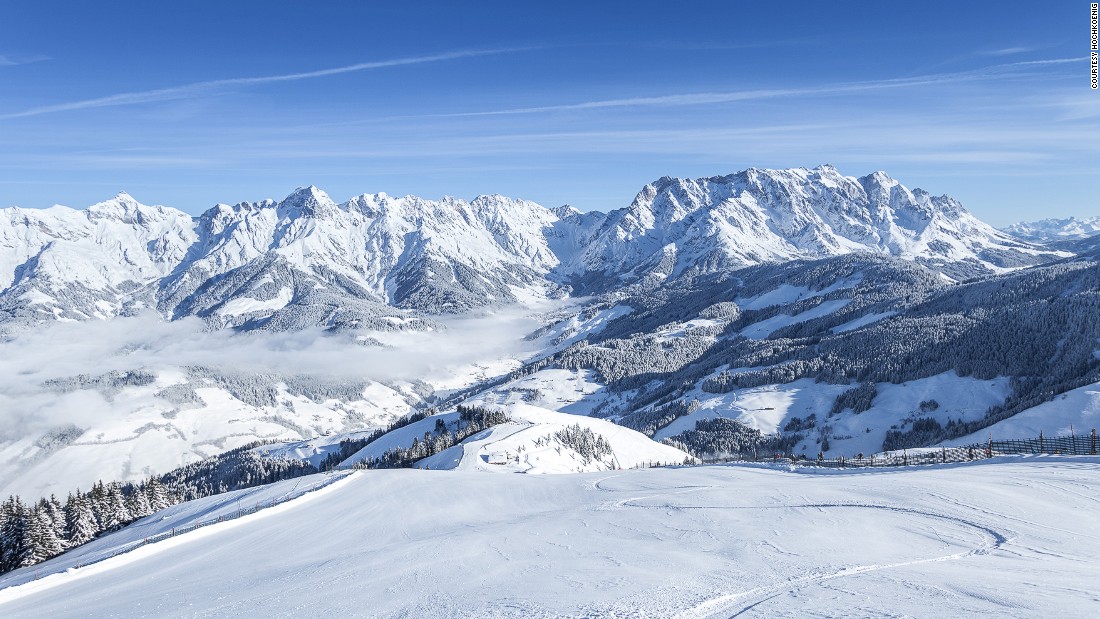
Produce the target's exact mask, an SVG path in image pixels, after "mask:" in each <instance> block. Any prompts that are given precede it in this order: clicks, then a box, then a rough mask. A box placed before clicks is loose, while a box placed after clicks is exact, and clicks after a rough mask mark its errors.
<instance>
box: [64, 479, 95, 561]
mask: <svg viewBox="0 0 1100 619" xmlns="http://www.w3.org/2000/svg"><path fill="white" fill-rule="evenodd" d="M65 524H66V529H67V530H66V533H67V534H68V535H67V537H68V538H69V546H70V547H72V546H79V545H81V544H85V543H87V542H89V541H91V540H92V539H94V538H95V536H96V534H97V533H99V525H98V524H97V521H96V517H95V512H94V511H93V510H92V502H91V499H90V498H89V497H87V496H86V495H82V494H80V492H79V491H78V492H77V493H76V495H71V494H70V495H69V500H68V501H66V502H65Z"/></svg>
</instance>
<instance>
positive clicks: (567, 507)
mask: <svg viewBox="0 0 1100 619" xmlns="http://www.w3.org/2000/svg"><path fill="white" fill-rule="evenodd" d="M1098 485H1100V459H1098V458H1087V457H1082V458H1075V459H1070V458H1056V457H1046V458H1038V457H1036V458H1026V459H1025V458H1016V459H1010V458H1003V459H999V460H998V461H993V462H985V463H981V464H969V465H958V466H946V467H928V468H911V469H906V470H876V471H867V472H847V471H845V472H838V473H836V474H822V475H814V474H799V473H794V472H788V471H784V470H774V469H764V468H749V467H694V468H682V469H646V470H637V471H619V472H614V473H592V474H583V475H544V476H530V475H488V474H484V473H478V472H463V471H453V472H436V471H430V472H429V471H415V470H392V471H363V472H358V473H355V474H352V475H350V476H349V477H348V478H347V479H346V480H344V481H339V482H337V483H335V484H333V485H332V486H330V487H328V488H326V489H324V490H320V491H318V492H314V493H311V494H309V495H307V496H306V497H305V498H303V499H300V500H299V501H292V502H290V503H287V504H285V505H283V506H282V508H281V509H280V508H276V509H277V510H278V511H273V512H271V513H269V514H264V513H263V512H260V513H258V514H256V515H253V516H248V517H245V518H242V519H241V520H237V521H234V522H232V523H227V524H224V525H214V526H211V527H207V528H205V529H202V530H200V531H199V532H196V533H192V534H186V535H184V536H180V537H177V538H174V543H162V544H154V545H151V546H147V547H146V548H145V549H143V550H140V551H137V553H131V555H128V556H121V557H117V558H115V559H110V560H107V561H104V562H102V563H99V564H96V565H93V566H90V567H85V568H80V569H76V570H71V571H68V572H60V573H55V572H58V570H59V569H64V568H63V566H62V565H63V564H61V563H59V561H57V560H54V561H51V562H49V563H46V564H43V565H42V566H40V568H39V572H40V574H41V575H42V576H43V577H44V578H42V579H41V580H39V581H37V582H32V583H29V584H27V585H24V586H20V587H15V588H11V589H7V590H3V591H0V615H2V616H4V617H13V618H14V617H46V616H48V617H74V616H82V617H83V616H97V617H107V616H126V617H140V616H175V617H210V616H219V617H220V616H225V617H238V616H264V617H284V616H285V617H290V616H305V615H309V616H318V615H333V616H373V617H563V616H569V617H581V616H583V617H684V618H687V617H730V616H735V615H736V616H740V617H769V618H774V617H807V616H858V617H868V616H876V617H887V616H888V617H904V616H917V617H927V616H938V617H961V616H996V617H1035V616H1040V615H1041V616H1056V617H1092V616H1095V612H1096V609H1097V607H1098V604H1100V596H1098V595H1097V593H1096V583H1097V582H1100V563H1098V562H1097V561H1096V558H1095V552H1094V549H1095V548H1096V545H1097V542H1098V541H1100V533H1098V531H1097V529H1096V526H1095V524H1096V521H1095V518H1093V517H1092V515H1093V514H1095V511H1096V507H1097V505H1096V501H1097V498H1096V493H1095V490H1094V489H1095V488H1096V487H1098ZM221 500H224V499H222V498H220V497H211V498H208V499H204V500H203V501H200V502H196V503H197V505H195V506H193V508H194V509H195V510H196V512H198V511H201V509H200V508H201V506H202V505H203V504H205V503H206V502H214V501H221ZM117 535H126V533H125V531H124V532H122V533H120V534H117ZM854 542H855V543H854ZM18 575H19V573H16V574H14V575H13V576H18ZM23 576H24V577H25V576H26V572H23ZM9 578H11V577H9ZM9 582H10V581H9Z"/></svg>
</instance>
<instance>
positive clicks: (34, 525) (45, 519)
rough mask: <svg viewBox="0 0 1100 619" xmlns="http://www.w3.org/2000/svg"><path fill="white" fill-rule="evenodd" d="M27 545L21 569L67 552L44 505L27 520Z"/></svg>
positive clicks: (36, 508) (40, 505) (37, 508)
mask: <svg viewBox="0 0 1100 619" xmlns="http://www.w3.org/2000/svg"><path fill="white" fill-rule="evenodd" d="M26 545H27V548H26V552H25V553H24V554H23V558H22V562H21V563H20V567H27V566H31V565H34V564H36V563H41V562H43V561H45V560H46V559H49V558H51V557H56V556H57V555H59V554H61V553H62V551H64V550H65V549H64V547H63V546H62V544H61V540H60V539H58V537H57V534H56V533H55V532H54V528H53V520H51V519H50V514H49V511H48V510H47V508H46V507H45V506H44V505H42V504H39V505H38V506H37V507H35V509H34V511H33V512H31V514H30V517H29V518H28V519H27V529H26Z"/></svg>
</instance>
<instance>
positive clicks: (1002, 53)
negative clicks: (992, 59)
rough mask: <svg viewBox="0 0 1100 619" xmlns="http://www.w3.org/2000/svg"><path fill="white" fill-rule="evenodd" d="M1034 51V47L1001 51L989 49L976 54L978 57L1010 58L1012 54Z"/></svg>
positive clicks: (1002, 49) (1003, 48) (1011, 48)
mask: <svg viewBox="0 0 1100 619" xmlns="http://www.w3.org/2000/svg"><path fill="white" fill-rule="evenodd" d="M1033 51H1035V48H1034V47H1023V46H1018V47H1002V48H1001V49H991V50H986V51H983V52H978V55H980V56H1011V55H1013V54H1025V53H1027V52H1033Z"/></svg>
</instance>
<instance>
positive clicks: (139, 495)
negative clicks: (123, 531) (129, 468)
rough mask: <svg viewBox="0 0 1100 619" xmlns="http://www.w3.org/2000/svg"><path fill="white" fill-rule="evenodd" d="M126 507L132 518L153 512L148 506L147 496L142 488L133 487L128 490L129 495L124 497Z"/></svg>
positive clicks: (142, 516)
mask: <svg viewBox="0 0 1100 619" xmlns="http://www.w3.org/2000/svg"><path fill="white" fill-rule="evenodd" d="M126 509H127V510H128V511H129V512H130V517H131V518H132V519H134V520H137V519H138V518H144V517H146V516H148V515H149V514H151V513H153V511H152V509H151V508H150V507H149V498H148V497H147V496H146V494H145V489H144V488H134V489H133V490H131V491H130V496H128V497H126Z"/></svg>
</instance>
